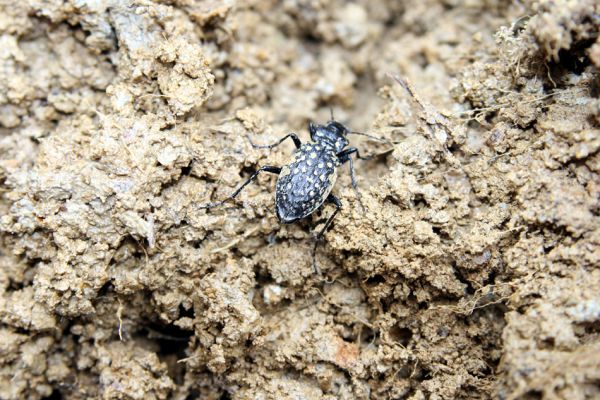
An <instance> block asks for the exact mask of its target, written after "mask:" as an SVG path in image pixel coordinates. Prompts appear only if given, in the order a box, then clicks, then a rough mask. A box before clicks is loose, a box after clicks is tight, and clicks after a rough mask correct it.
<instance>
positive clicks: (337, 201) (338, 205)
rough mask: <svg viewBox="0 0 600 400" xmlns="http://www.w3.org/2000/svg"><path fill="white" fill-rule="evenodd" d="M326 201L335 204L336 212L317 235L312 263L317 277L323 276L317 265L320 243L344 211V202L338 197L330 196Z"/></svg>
mask: <svg viewBox="0 0 600 400" xmlns="http://www.w3.org/2000/svg"><path fill="white" fill-rule="evenodd" d="M325 201H326V202H327V203H333V204H334V205H335V211H334V212H333V213H331V215H330V216H329V218H327V221H325V226H323V228H322V229H321V230H320V231H319V233H318V234H317V237H316V239H315V244H314V246H313V251H312V263H313V269H314V270H315V273H316V274H317V275H321V270H320V269H319V266H318V265H317V246H318V245H319V241H320V240H321V239H322V238H323V235H324V234H325V232H326V231H327V229H328V228H329V225H331V223H332V222H333V219H334V218H335V216H336V215H337V213H338V212H339V211H340V210H341V209H342V202H341V201H340V199H338V198H337V197H335V196H334V195H332V194H329V196H327V200H325Z"/></svg>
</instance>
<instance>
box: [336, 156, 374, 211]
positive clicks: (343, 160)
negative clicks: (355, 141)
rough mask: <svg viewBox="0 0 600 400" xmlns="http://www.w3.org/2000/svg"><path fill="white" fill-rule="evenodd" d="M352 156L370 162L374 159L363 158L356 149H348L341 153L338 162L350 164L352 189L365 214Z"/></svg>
mask: <svg viewBox="0 0 600 400" xmlns="http://www.w3.org/2000/svg"><path fill="white" fill-rule="evenodd" d="M352 154H356V158H358V159H361V160H368V159H370V158H372V157H363V156H361V155H360V153H359V151H358V149H357V148H356V147H348V148H347V149H345V150H343V151H341V152H339V153H338V155H337V156H338V160H339V161H340V163H341V164H344V163H346V162H348V164H349V166H350V179H352V188H353V189H354V192H355V193H356V198H357V199H358V204H360V208H361V209H362V211H363V213H364V212H365V206H364V205H363V203H362V198H361V197H360V192H359V191H358V183H357V182H356V175H355V174H354V162H353V160H352V157H350V156H351V155H352Z"/></svg>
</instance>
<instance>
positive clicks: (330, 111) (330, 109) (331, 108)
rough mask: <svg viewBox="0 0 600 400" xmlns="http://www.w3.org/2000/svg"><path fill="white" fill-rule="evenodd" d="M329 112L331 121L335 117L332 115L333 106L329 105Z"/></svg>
mask: <svg viewBox="0 0 600 400" xmlns="http://www.w3.org/2000/svg"><path fill="white" fill-rule="evenodd" d="M329 113H330V114H331V121H335V118H334V117H333V107H331V106H330V107H329Z"/></svg>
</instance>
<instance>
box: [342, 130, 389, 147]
mask: <svg viewBox="0 0 600 400" xmlns="http://www.w3.org/2000/svg"><path fill="white" fill-rule="evenodd" d="M348 134H353V135H360V136H366V137H368V138H371V139H373V140H377V141H378V142H383V143H389V144H392V145H393V143H392V142H390V141H389V140H388V139H385V138H381V137H377V136H373V135H369V134H368V133H364V132H348Z"/></svg>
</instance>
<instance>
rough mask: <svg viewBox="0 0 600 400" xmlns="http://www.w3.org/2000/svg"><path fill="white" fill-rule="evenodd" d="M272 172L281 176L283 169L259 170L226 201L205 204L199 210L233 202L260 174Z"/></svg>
mask: <svg viewBox="0 0 600 400" xmlns="http://www.w3.org/2000/svg"><path fill="white" fill-rule="evenodd" d="M263 171H265V172H270V173H272V174H277V175H279V173H280V172H281V167H274V166H272V165H265V166H263V167H260V168H259V169H258V170H256V172H254V173H253V174H252V176H250V178H249V179H248V180H247V181H246V182H244V183H243V184H242V185H241V186H240V187H239V188H237V189H236V191H235V192H233V193H232V194H231V195H230V196H228V197H226V198H225V199H223V200H221V201H217V202H216V203H208V204H205V205H203V206H200V207H199V208H203V209H209V208H213V207H218V206H220V205H223V204H224V203H225V202H226V201H228V200H232V199H235V198H236V196H237V195H238V194H240V192H241V191H242V190H243V189H244V188H245V187H246V186H248V185H249V184H250V183H251V182H252V181H253V180H255V179H256V177H258V174H260V173H261V172H263Z"/></svg>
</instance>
